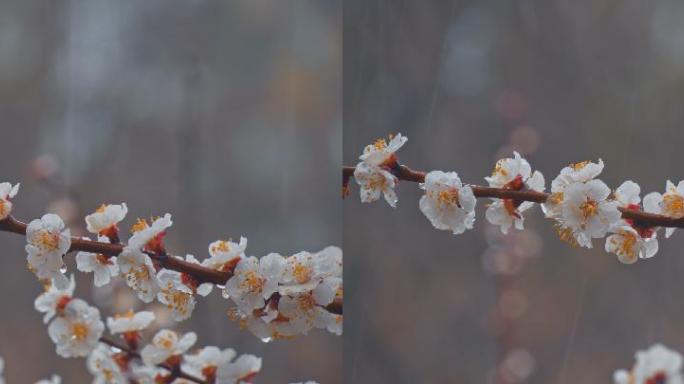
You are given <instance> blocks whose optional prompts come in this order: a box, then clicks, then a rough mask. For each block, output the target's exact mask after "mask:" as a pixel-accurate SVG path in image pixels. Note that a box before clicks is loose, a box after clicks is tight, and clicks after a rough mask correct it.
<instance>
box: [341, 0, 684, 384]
mask: <svg viewBox="0 0 684 384" xmlns="http://www.w3.org/2000/svg"><path fill="white" fill-rule="evenodd" d="M344 11H345V12H344V18H345V23H344V33H345V35H344V36H345V41H344V48H345V50H344V52H345V55H344V59H345V60H344V91H345V92H344V111H345V113H344V118H345V130H344V160H345V164H351V165H353V164H355V163H356V161H357V160H356V159H357V156H358V155H359V154H360V153H361V150H362V148H363V146H364V145H366V144H368V143H371V142H372V141H373V140H375V139H376V138H378V137H383V136H386V135H387V134H388V133H393V132H401V133H402V134H405V135H407V136H408V138H409V141H408V143H407V144H406V146H405V147H404V148H402V149H401V150H400V152H399V158H400V161H401V162H402V163H405V164H407V165H409V166H412V167H415V168H418V169H423V170H432V169H441V170H445V171H450V170H455V171H457V172H458V173H459V174H460V175H461V177H462V178H463V179H464V180H465V181H467V182H471V183H479V184H482V183H484V180H483V177H484V176H487V175H489V174H490V173H491V171H492V169H493V166H494V162H495V161H496V159H497V158H499V157H500V156H504V155H505V156H510V155H511V152H512V150H513V149H517V150H519V151H521V152H523V153H524V154H525V155H526V156H527V157H528V159H529V160H530V162H531V164H532V166H533V169H539V170H541V171H542V172H543V173H544V175H545V176H546V177H547V185H549V184H550V180H551V179H553V177H555V175H556V174H557V172H558V171H559V170H560V169H561V168H562V167H563V166H565V165H566V164H568V163H570V162H577V161H582V160H587V159H591V160H596V159H597V158H599V157H601V158H603V160H604V161H605V162H606V164H607V167H606V170H605V171H604V173H603V175H602V176H601V177H602V179H603V180H604V181H606V182H607V183H608V184H609V185H611V186H613V187H617V186H618V185H619V183H621V182H622V181H623V180H625V179H628V178H632V179H634V180H635V181H637V182H639V183H640V184H641V186H642V189H643V190H644V191H645V192H649V191H653V190H658V191H662V190H663V188H664V185H665V180H666V179H667V178H671V179H672V180H674V181H679V180H680V179H682V178H684V172H683V171H682V167H681V158H682V155H681V148H682V140H683V135H682V128H681V124H682V118H683V117H684V116H683V110H682V107H681V106H682V100H683V98H684V81H683V80H684V24H682V22H681V20H682V16H684V5H683V4H682V3H681V2H677V1H653V2H643V1H636V0H629V1H622V0H620V1H617V0H601V1H529V0H521V1H420V2H417V1H416V2H412V1H389V0H371V1H366V0H363V1H362V0H350V1H347V2H345V10H344ZM397 190H398V194H399V203H398V207H397V209H394V210H393V209H391V208H390V207H389V206H388V205H387V204H386V203H385V202H383V201H381V202H377V203H374V204H361V203H360V202H359V198H358V188H357V187H356V185H352V191H351V193H352V195H351V197H350V198H348V199H347V200H346V201H345V202H344V215H345V216H344V244H345V253H346V255H347V256H346V259H345V285H346V287H347V296H346V309H347V316H346V336H345V339H344V344H345V350H344V351H345V370H346V372H347V375H348V376H347V379H348V381H349V382H363V383H368V382H383V383H386V382H391V383H416V382H421V383H445V382H449V383H482V382H491V381H492V377H494V376H495V374H494V371H496V370H497V367H501V365H499V364H500V362H501V361H503V360H504V356H506V355H508V354H509V353H510V352H511V351H514V350H516V349H518V351H521V350H524V351H526V352H518V353H517V354H515V355H514V356H517V358H514V359H513V360H512V361H510V360H509V361H508V363H505V364H504V368H503V370H504V371H507V372H508V373H506V374H505V375H504V378H503V379H500V380H498V381H497V382H500V383H505V382H515V381H516V379H515V377H518V378H524V379H522V380H523V381H524V382H529V383H599V382H609V381H610V380H611V377H612V372H613V370H615V369H617V368H622V367H624V368H628V367H630V366H631V364H632V363H633V353H634V351H635V350H637V349H641V348H645V347H647V346H648V345H650V344H651V343H653V342H657V341H662V342H664V343H666V344H668V345H669V346H671V347H673V348H675V349H679V350H680V351H684V329H683V327H682V324H683V321H684V306H683V305H682V300H681V294H680V285H681V284H680V283H681V274H682V271H684V259H682V257H681V256H682V255H681V249H682V247H683V246H684V243H683V241H684V233H682V231H679V232H678V233H675V235H674V236H673V237H672V238H671V239H669V240H664V237H663V236H662V235H663V233H662V231H661V249H660V252H659V253H658V255H656V257H655V258H654V259H651V260H648V261H643V262H639V263H637V264H636V265H631V266H625V265H622V264H620V263H619V262H618V261H617V259H616V257H615V256H614V255H609V254H606V253H605V252H603V250H602V249H603V242H600V241H596V242H595V243H594V244H595V245H594V247H595V249H594V250H588V249H583V248H573V247H571V246H569V245H568V244H566V243H563V242H561V241H560V240H559V239H558V238H557V236H556V235H555V233H554V231H553V228H552V227H551V225H550V223H549V222H547V221H545V220H544V219H543V218H542V214H541V212H540V211H539V209H538V208H535V209H532V210H530V211H529V212H528V213H527V215H526V216H527V220H526V227H527V229H526V231H525V232H523V235H519V236H509V237H505V238H503V237H500V236H497V235H496V231H495V230H494V231H492V230H491V226H490V225H489V224H487V223H486V221H485V219H484V206H485V204H486V201H484V200H480V201H479V202H478V220H477V222H476V225H475V229H474V230H472V231H469V232H467V233H466V234H464V235H460V236H453V235H451V234H450V233H448V232H444V231H438V230H436V229H434V228H432V226H431V225H430V223H429V222H428V220H427V219H426V218H425V217H424V216H423V215H422V213H421V212H420V211H419V210H418V199H419V197H420V195H421V193H420V191H419V189H418V186H417V185H416V184H413V183H408V182H405V183H400V185H399V187H398V189H397ZM491 260H499V262H498V263H495V265H497V266H498V269H499V270H504V271H507V272H508V273H509V274H508V275H506V276H501V275H493V274H491V273H489V272H488V271H489V270H491V264H492V263H491ZM502 261H503V262H508V263H502ZM485 265H487V266H488V267H487V268H485ZM500 292H507V293H508V294H507V295H506V296H505V297H504V298H503V299H501V297H500V294H499V293H500ZM497 308H501V310H497ZM502 313H503V315H502ZM530 369H531V370H533V372H532V373H531V375H525V374H524V373H525V372H523V371H524V370H530ZM510 372H514V373H515V372H517V373H518V374H510ZM517 380H521V379H517Z"/></svg>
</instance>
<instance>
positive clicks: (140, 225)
mask: <svg viewBox="0 0 684 384" xmlns="http://www.w3.org/2000/svg"><path fill="white" fill-rule="evenodd" d="M149 226H150V225H149V224H147V220H145V219H141V218H138V220H137V221H136V222H135V224H133V226H132V227H131V232H132V233H136V232H140V231H142V230H143V229H145V228H148V227H149Z"/></svg>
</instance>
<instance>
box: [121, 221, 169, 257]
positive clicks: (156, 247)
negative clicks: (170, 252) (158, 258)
mask: <svg viewBox="0 0 684 384" xmlns="http://www.w3.org/2000/svg"><path fill="white" fill-rule="evenodd" d="M171 225H173V222H172V221H171V215H170V214H168V213H167V214H165V215H164V216H163V217H159V218H157V219H155V220H154V221H153V222H152V224H151V225H150V224H148V223H147V221H145V220H143V219H138V222H137V223H136V224H135V225H134V226H133V236H131V238H130V239H129V240H128V247H130V248H134V249H138V250H145V251H150V252H153V253H163V252H164V247H163V244H162V239H163V237H164V235H166V229H167V228H169V227H171Z"/></svg>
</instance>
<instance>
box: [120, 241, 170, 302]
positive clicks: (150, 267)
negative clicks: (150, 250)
mask: <svg viewBox="0 0 684 384" xmlns="http://www.w3.org/2000/svg"><path fill="white" fill-rule="evenodd" d="M116 261H117V264H118V265H119V271H120V272H121V274H122V275H123V277H125V278H126V283H127V284H128V286H129V287H131V288H132V289H133V290H134V291H135V292H136V293H137V294H138V297H139V298H140V300H142V301H144V302H145V303H149V302H152V300H154V298H155V297H156V296H157V292H159V281H158V279H157V271H156V270H155V268H154V263H152V259H151V258H150V257H149V256H148V255H146V254H144V253H142V252H141V251H140V250H139V249H138V248H131V247H129V246H127V247H124V249H123V251H122V252H121V254H120V255H119V256H118V257H117V259H116Z"/></svg>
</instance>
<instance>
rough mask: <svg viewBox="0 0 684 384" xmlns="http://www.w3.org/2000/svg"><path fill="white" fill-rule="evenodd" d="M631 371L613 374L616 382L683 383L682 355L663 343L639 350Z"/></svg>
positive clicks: (634, 383) (645, 383) (627, 383)
mask: <svg viewBox="0 0 684 384" xmlns="http://www.w3.org/2000/svg"><path fill="white" fill-rule="evenodd" d="M635 357H636V363H635V364H634V367H633V368H632V370H631V371H626V370H618V371H616V372H615V373H614V374H613V381H614V382H615V384H682V383H684V380H683V379H682V372H681V371H682V355H680V354H679V353H677V352H676V351H673V350H671V349H668V348H667V347H665V346H664V345H662V344H655V345H653V346H651V347H650V348H649V349H647V350H645V351H637V353H636V354H635Z"/></svg>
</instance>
